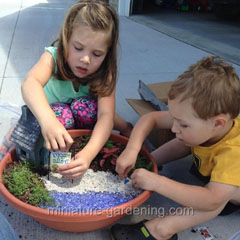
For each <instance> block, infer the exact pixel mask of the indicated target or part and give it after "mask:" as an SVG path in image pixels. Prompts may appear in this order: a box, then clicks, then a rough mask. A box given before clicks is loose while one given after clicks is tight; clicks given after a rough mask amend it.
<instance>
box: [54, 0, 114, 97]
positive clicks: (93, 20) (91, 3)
mask: <svg viewBox="0 0 240 240" xmlns="http://www.w3.org/2000/svg"><path fill="white" fill-rule="evenodd" d="M78 26H87V27H90V28H91V29H92V30H93V31H104V32H106V34H108V35H109V36H110V39H109V48H108V53H107V55H106V57H105V59H104V61H103V63H102V65H101V67H100V68H99V69H98V70H97V72H95V73H93V74H91V75H90V76H88V77H86V78H76V76H75V75H74V74H73V72H72V71H71V69H70V67H69V65H68V63H67V58H68V43H69V40H70V37H71V35H72V32H73V29H74V28H76V27H78ZM118 36H119V20H118V16H117V14H116V12H115V11H114V10H113V9H112V8H111V7H110V6H109V4H107V3H106V2H104V1H97V0H82V1H79V2H78V3H76V4H75V5H73V6H72V7H71V8H70V9H69V11H68V13H67V15H66V18H65V20H64V23H63V26H62V29H61V32H60V35H59V38H58V39H57V40H56V41H54V42H53V43H52V45H54V44H55V42H58V45H57V67H58V72H57V73H56V74H55V76H56V77H57V78H58V79H60V80H68V81H74V80H77V81H78V82H79V83H80V84H83V85H86V84H89V83H90V88H89V92H90V94H92V95H95V96H109V95H110V94H111V93H112V91H113V90H114V88H115V86H116V81H117V47H118V46H117V45H118V44H117V43H118Z"/></svg>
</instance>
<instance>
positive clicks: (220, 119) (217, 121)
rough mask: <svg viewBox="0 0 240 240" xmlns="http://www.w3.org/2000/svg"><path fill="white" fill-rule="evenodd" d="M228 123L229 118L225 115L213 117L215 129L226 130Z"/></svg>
mask: <svg viewBox="0 0 240 240" xmlns="http://www.w3.org/2000/svg"><path fill="white" fill-rule="evenodd" d="M227 121H228V117H227V116H226V115H225V114H219V115H217V116H215V117H212V122H213V124H214V127H215V128H224V127H225V125H226V123H227Z"/></svg>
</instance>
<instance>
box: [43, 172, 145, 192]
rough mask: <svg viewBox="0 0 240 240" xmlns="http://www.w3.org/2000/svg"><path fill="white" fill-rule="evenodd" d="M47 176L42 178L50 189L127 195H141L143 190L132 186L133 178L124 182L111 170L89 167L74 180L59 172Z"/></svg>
mask: <svg viewBox="0 0 240 240" xmlns="http://www.w3.org/2000/svg"><path fill="white" fill-rule="evenodd" d="M47 178H48V177H47V176H45V177H43V178H42V179H43V180H44V182H45V185H46V188H47V189H48V190H49V191H57V192H74V193H86V192H89V191H94V192H110V193H116V192H120V193H123V194H125V195H134V196H136V195H139V194H140V193H141V192H142V190H140V189H137V188H134V187H132V183H131V180H130V181H129V182H127V183H126V184H125V183H124V180H123V179H121V178H120V177H119V176H116V175H114V174H112V173H110V172H104V171H98V172H94V171H93V170H92V169H88V170H87V171H86V172H85V174H84V175H83V176H82V177H81V178H78V179H74V180H73V183H72V180H70V179H66V178H63V177H62V175H60V174H58V173H50V176H49V180H48V179H47Z"/></svg>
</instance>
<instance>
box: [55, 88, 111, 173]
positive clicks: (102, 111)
mask: <svg viewBox="0 0 240 240" xmlns="http://www.w3.org/2000/svg"><path fill="white" fill-rule="evenodd" d="M114 114H115V90H114V91H113V93H112V94H111V95H110V96H108V97H100V98H98V120H97V123H96V124H95V127H94V129H93V132H92V135H91V138H90V140H89V142H88V144H87V145H86V146H85V147H84V148H83V149H82V151H80V152H79V153H78V154H76V158H75V160H74V161H72V162H71V163H69V164H66V165H64V166H61V167H59V168H58V172H59V173H60V174H62V175H63V176H64V177H66V178H76V177H78V176H80V175H82V174H83V173H84V172H85V171H86V170H87V169H88V167H89V165H90V163H91V161H92V160H93V159H94V158H95V157H96V155H97V154H98V153H99V151H100V150H101V149H102V147H103V146H104V144H105V143H106V141H107V140H108V138H109V136H110V134H111V132H112V129H113V124H114Z"/></svg>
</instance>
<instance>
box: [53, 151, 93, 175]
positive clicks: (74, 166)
mask: <svg viewBox="0 0 240 240" xmlns="http://www.w3.org/2000/svg"><path fill="white" fill-rule="evenodd" d="M90 163H91V161H88V160H87V159H86V158H84V157H83V156H82V154H81V152H79V153H78V154H76V155H75V159H72V161H71V162H70V163H68V164H65V165H63V166H60V167H59V168H58V169H57V171H58V173H60V174H61V175H63V176H64V177H65V178H70V179H74V178H77V177H80V176H82V175H83V174H84V173H85V172H86V171H87V170H88V168H89V166H90Z"/></svg>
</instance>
